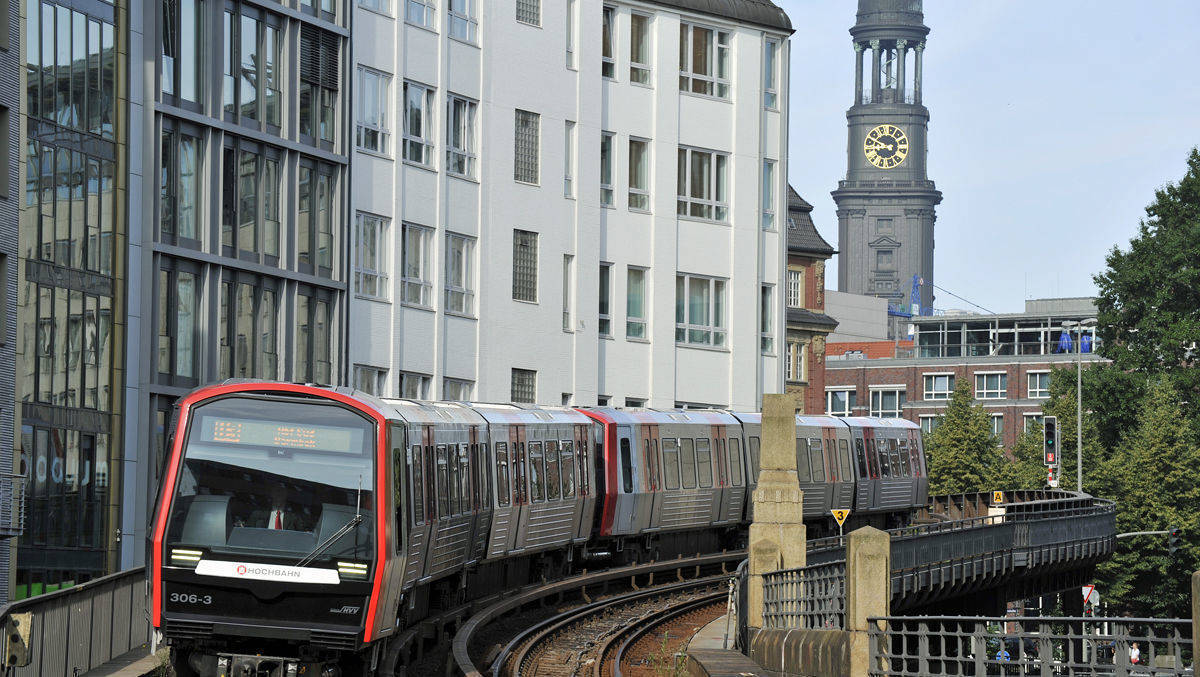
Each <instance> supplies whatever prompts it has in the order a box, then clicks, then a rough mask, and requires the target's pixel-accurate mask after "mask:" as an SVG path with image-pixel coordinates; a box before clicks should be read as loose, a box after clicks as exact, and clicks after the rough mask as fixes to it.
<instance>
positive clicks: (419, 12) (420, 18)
mask: <svg viewBox="0 0 1200 677" xmlns="http://www.w3.org/2000/svg"><path fill="white" fill-rule="evenodd" d="M404 20H405V21H406V22H408V23H410V24H413V25H414V26H421V27H423V28H428V29H430V30H437V0H405V10H404Z"/></svg>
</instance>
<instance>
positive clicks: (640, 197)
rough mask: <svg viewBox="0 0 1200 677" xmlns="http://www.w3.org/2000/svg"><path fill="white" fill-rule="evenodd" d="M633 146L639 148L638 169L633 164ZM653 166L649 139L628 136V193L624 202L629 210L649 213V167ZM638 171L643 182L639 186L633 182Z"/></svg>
mask: <svg viewBox="0 0 1200 677" xmlns="http://www.w3.org/2000/svg"><path fill="white" fill-rule="evenodd" d="M635 147H640V148H641V153H642V155H641V157H642V163H641V164H642V167H641V169H640V171H635V166H634V156H635V153H634V148H635ZM653 166H654V159H653V157H652V147H651V143H650V139H645V138H642V137H637V136H631V137H629V193H628V196H627V202H626V204H627V205H628V207H629V211H631V212H639V213H644V214H649V213H651V211H652V210H651V199H650V174H651V170H650V168H651V167H653ZM639 173H640V174H641V179H642V183H643V184H644V185H641V186H638V185H635V184H634V178H635V176H636V175H637V174H639ZM635 198H637V199H636V200H635ZM635 201H636V202H638V203H639V204H636V205H635V204H634V202H635Z"/></svg>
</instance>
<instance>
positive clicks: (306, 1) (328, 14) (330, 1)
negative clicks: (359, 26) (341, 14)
mask: <svg viewBox="0 0 1200 677" xmlns="http://www.w3.org/2000/svg"><path fill="white" fill-rule="evenodd" d="M334 2H335V0H320V5H319V6H317V5H316V0H300V9H301V11H303V12H304V13H305V14H311V15H313V16H320V17H321V18H323V19H325V20H326V21H333V20H334V18H335V12H334V10H335V9H336V6H335V5H334Z"/></svg>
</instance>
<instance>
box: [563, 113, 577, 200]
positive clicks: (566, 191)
mask: <svg viewBox="0 0 1200 677" xmlns="http://www.w3.org/2000/svg"><path fill="white" fill-rule="evenodd" d="M563 196H564V197H575V123H574V122H573V121H571V120H567V121H566V124H564V125H563Z"/></svg>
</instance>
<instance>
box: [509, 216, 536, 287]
mask: <svg viewBox="0 0 1200 677" xmlns="http://www.w3.org/2000/svg"><path fill="white" fill-rule="evenodd" d="M526 236H527V237H526ZM522 237H524V239H525V242H519V240H520V239H521V238H522ZM540 239H541V238H540V237H539V236H538V234H537V233H536V232H534V231H531V230H522V229H520V228H514V229H513V259H512V299H513V300H514V301H520V302H522V303H537V302H538V263H539V262H538V247H539V244H540V243H539V240H540ZM519 247H529V248H530V249H531V250H532V252H533V254H532V256H531V257H527V258H529V263H530V265H529V266H528V267H529V270H527V271H522V270H521V267H522V266H523V265H524V264H523V261H522V259H521V252H520V251H519V249H518V248H519ZM519 275H523V276H525V277H528V278H531V284H530V287H529V290H528V291H526V290H520V289H518V285H520V284H522V283H523V281H519V280H518V276H519ZM518 292H520V293H518Z"/></svg>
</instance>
